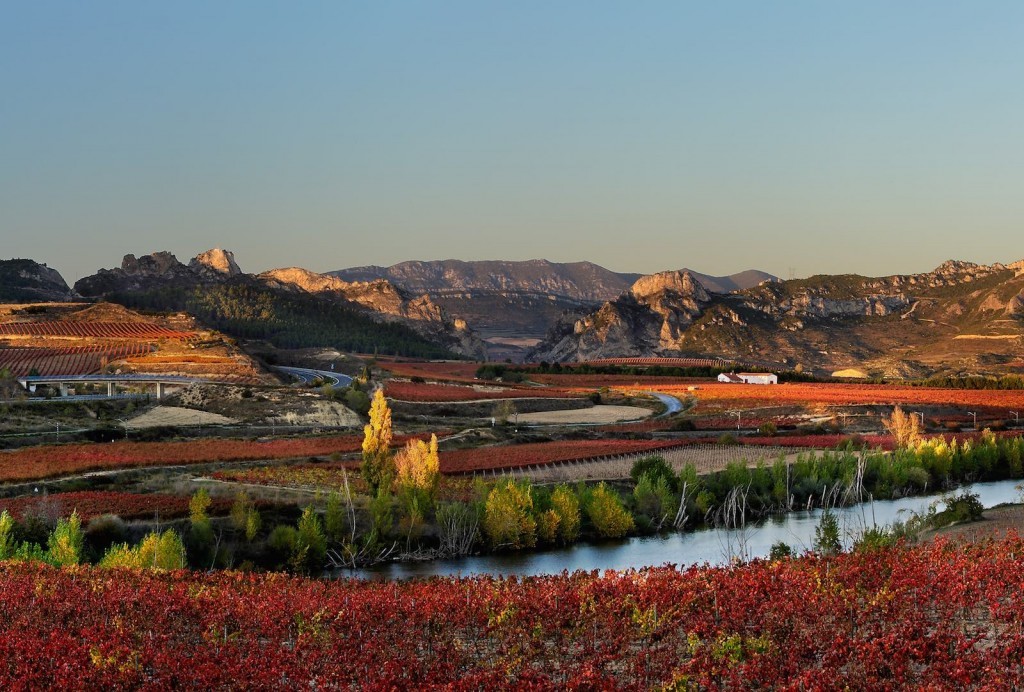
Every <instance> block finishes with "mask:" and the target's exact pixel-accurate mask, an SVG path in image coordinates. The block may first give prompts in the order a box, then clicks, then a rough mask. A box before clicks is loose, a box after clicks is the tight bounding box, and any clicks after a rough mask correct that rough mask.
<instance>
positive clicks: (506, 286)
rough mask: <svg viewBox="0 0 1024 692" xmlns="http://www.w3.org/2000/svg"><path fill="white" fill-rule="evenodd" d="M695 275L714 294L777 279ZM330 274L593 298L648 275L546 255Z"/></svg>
mask: <svg viewBox="0 0 1024 692" xmlns="http://www.w3.org/2000/svg"><path fill="white" fill-rule="evenodd" d="M684 271H691V270H684ZM691 273H692V274H693V275H694V276H695V277H697V278H698V279H699V280H700V282H701V283H702V284H703V285H704V286H705V287H706V288H707V289H708V290H709V291H712V292H713V293H731V292H733V291H740V290H743V289H746V288H752V287H754V286H756V285H758V284H759V283H761V282H762V281H767V280H771V279H774V278H775V277H774V276H772V275H771V274H768V273H767V272H763V271H758V270H753V269H751V270H747V271H744V272H739V273H737V274H732V275H730V276H711V275H708V274H701V273H700V272H694V271H691ZM327 274H329V275H332V276H336V277H338V278H339V279H342V280H344V281H375V280H378V279H387V280H388V281H391V282H392V283H394V284H396V285H398V286H400V287H402V288H404V289H405V290H407V291H411V292H413V293H430V294H432V295H435V294H440V293H442V292H451V291H519V292H529V293H544V294H548V295H554V296H558V297H564V298H570V299H572V300H577V301H593V302H603V301H606V300H611V299H613V298H616V297H618V296H619V295H620V294H621V293H623V292H624V291H627V290H629V287H630V286H632V285H633V284H634V283H635V282H636V280H637V279H639V278H641V277H642V276H644V274H637V273H628V272H615V271H612V270H610V269H606V268H604V267H602V266H600V265H598V264H594V263H593V262H565V263H562V262H550V261H548V260H544V259H536V260H524V261H506V260H478V261H463V260H451V259H449V260H430V261H416V260H414V261H409V262H400V263H398V264H393V265H391V266H390V267H381V266H376V265H370V266H365V267H351V268H348V269H337V270H335V271H331V272H327Z"/></svg>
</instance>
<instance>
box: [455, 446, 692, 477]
mask: <svg viewBox="0 0 1024 692" xmlns="http://www.w3.org/2000/svg"><path fill="white" fill-rule="evenodd" d="M679 444H680V443H679V442H678V441H676V440H668V441H665V440H560V441H556V442H535V443H531V444H521V445H512V446H493V447H478V448H476V449H459V450H455V451H451V452H444V453H443V454H441V472H442V473H474V472H479V471H500V470H504V469H509V470H511V469H517V468H522V467H525V466H540V465H544V464H552V463H555V462H559V461H576V460H581V459H597V458H600V457H610V456H621V455H623V454H632V453H634V452H653V451H656V450H661V449H667V448H669V447H676V446H679Z"/></svg>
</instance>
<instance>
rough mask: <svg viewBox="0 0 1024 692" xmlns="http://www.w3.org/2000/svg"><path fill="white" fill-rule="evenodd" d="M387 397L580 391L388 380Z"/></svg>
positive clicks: (559, 395) (442, 398) (446, 398)
mask: <svg viewBox="0 0 1024 692" xmlns="http://www.w3.org/2000/svg"><path fill="white" fill-rule="evenodd" d="M384 394H385V396H387V397H388V398H389V399H396V400H398V401H413V402H455V401H479V400H486V399H525V398H545V399H549V398H554V399H564V398H574V397H579V396H581V394H580V393H579V392H573V391H572V390H569V389H553V388H549V387H494V386H482V387H465V386H460V385H454V384H430V383H423V382H401V381H395V380H391V381H389V382H388V383H387V386H385V388H384Z"/></svg>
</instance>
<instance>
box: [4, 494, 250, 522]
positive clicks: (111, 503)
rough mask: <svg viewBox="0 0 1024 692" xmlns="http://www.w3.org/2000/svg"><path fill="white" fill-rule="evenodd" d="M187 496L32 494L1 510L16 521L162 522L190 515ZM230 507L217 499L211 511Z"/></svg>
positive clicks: (10, 501) (12, 500) (9, 501)
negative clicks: (106, 518) (107, 517)
mask: <svg viewBox="0 0 1024 692" xmlns="http://www.w3.org/2000/svg"><path fill="white" fill-rule="evenodd" d="M189 500H190V498H189V497H188V496H186V495H166V494H162V493H149V494H139V493H128V492H118V491H113V490H83V491H76V492H70V493H57V494H54V495H46V496H42V497H40V496H39V495H29V496H25V497H14V498H4V499H2V500H0V510H7V511H8V512H10V513H11V515H13V516H14V517H15V518H16V519H21V518H24V517H25V516H38V517H44V518H47V519H50V520H55V519H58V518H61V517H67V516H70V515H71V513H72V512H78V516H79V517H81V518H82V520H83V521H88V520H89V519H92V518H94V517H98V516H102V515H104V514H116V515H117V516H119V517H121V518H122V519H146V518H152V517H154V516H159V517H160V518H161V519H175V518H178V517H184V516H187V515H188V512H189V506H188V505H189ZM230 508H231V500H229V499H227V498H214V499H213V500H211V504H210V508H209V512H210V513H211V514H224V513H226V512H227V511H228V510H230Z"/></svg>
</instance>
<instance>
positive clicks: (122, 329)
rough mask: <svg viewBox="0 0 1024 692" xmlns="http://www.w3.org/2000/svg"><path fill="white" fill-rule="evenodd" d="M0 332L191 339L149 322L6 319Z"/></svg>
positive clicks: (7, 333) (6, 333)
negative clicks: (28, 320) (20, 320)
mask: <svg viewBox="0 0 1024 692" xmlns="http://www.w3.org/2000/svg"><path fill="white" fill-rule="evenodd" d="M0 336H58V337H71V338H78V339H87V338H92V339H191V338H192V337H194V336H195V334H194V333H193V332H181V331H177V330H174V329H167V328H166V327H161V326H160V325H158V324H153V323H151V322H75V321H67V322H8V323H6V324H0Z"/></svg>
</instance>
